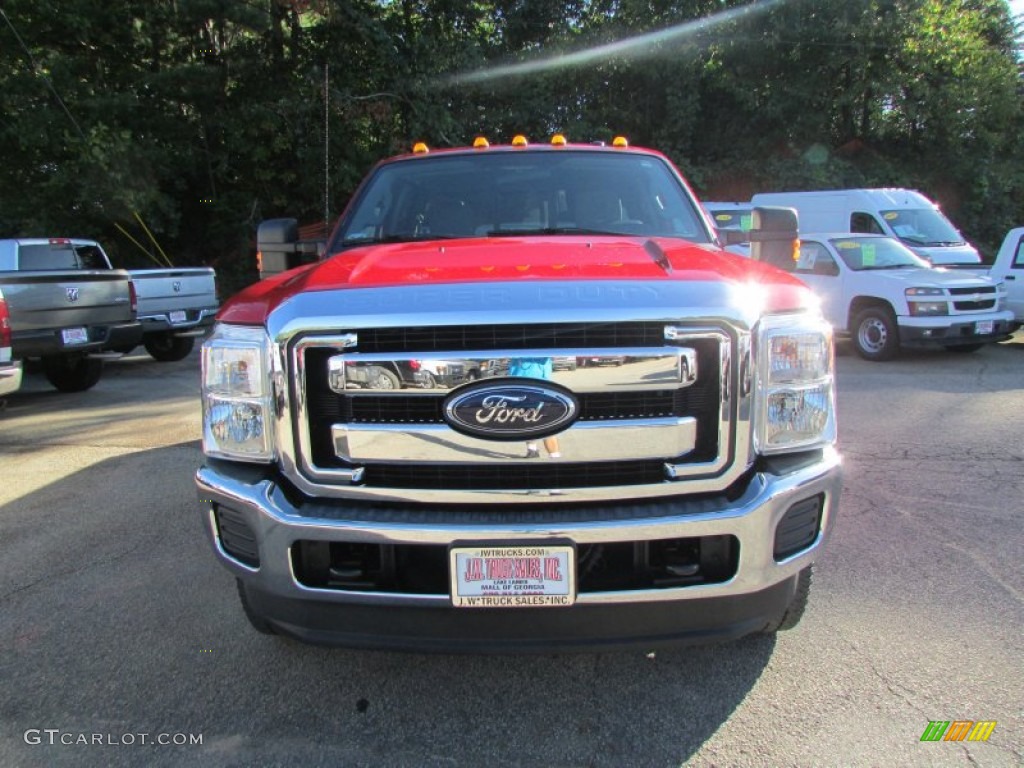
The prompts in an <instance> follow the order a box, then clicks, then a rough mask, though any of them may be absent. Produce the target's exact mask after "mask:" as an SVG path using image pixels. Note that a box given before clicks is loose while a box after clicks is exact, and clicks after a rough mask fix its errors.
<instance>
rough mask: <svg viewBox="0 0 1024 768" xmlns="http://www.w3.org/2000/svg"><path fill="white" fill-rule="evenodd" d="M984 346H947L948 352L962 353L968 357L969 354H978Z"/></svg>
mask: <svg viewBox="0 0 1024 768" xmlns="http://www.w3.org/2000/svg"><path fill="white" fill-rule="evenodd" d="M984 346H985V345H984V344H949V345H947V346H946V351H948V352H962V353H964V354H965V355H966V354H967V353H968V352H977V351H978V350H979V349H981V348H982V347H984Z"/></svg>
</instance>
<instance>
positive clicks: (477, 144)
mask: <svg viewBox="0 0 1024 768" xmlns="http://www.w3.org/2000/svg"><path fill="white" fill-rule="evenodd" d="M489 146H491V142H489V141H488V140H487V139H485V138H484V137H483V136H477V137H476V138H475V139H473V149H487V148H488V147H489Z"/></svg>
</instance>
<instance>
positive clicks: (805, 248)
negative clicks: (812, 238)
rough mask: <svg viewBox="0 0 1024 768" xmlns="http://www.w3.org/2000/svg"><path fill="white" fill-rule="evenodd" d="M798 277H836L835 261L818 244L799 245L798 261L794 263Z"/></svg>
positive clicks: (806, 243) (804, 243) (823, 247)
mask: <svg viewBox="0 0 1024 768" xmlns="http://www.w3.org/2000/svg"><path fill="white" fill-rule="evenodd" d="M796 273H797V274H798V275H801V274H802V275H833V276H834V275H838V274H839V269H838V268H837V267H836V262H835V259H833V258H832V254H830V253H829V252H828V250H827V249H826V248H825V246H823V245H821V244H820V243H811V242H802V243H800V260H799V261H797V263H796Z"/></svg>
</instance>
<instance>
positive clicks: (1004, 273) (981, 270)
mask: <svg viewBox="0 0 1024 768" xmlns="http://www.w3.org/2000/svg"><path fill="white" fill-rule="evenodd" d="M957 269H958V271H962V272H967V273H971V274H979V275H988V276H989V277H991V278H992V280H993V281H995V282H996V283H1002V284H1003V288H1004V290H1005V291H1006V308H1007V309H1009V310H1010V311H1011V312H1013V319H1014V321H1015V322H1016V323H1017V324H1018V325H1021V324H1024V227H1016V228H1014V229H1011V230H1010V231H1009V232H1008V233H1007V235H1006V237H1005V238H1004V239H1003V244H1002V245H1001V246H1000V247H999V252H998V253H997V254H996V259H995V261H994V262H993V263H992V265H991V266H978V267H971V266H964V267H957Z"/></svg>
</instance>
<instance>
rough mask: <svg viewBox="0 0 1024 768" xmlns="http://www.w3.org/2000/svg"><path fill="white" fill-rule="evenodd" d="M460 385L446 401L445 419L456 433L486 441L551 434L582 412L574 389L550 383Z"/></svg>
mask: <svg viewBox="0 0 1024 768" xmlns="http://www.w3.org/2000/svg"><path fill="white" fill-rule="evenodd" d="M522 381H523V383H520V384H517V383H514V382H511V381H508V380H506V381H503V382H502V383H501V384H491V383H484V384H474V385H470V386H467V387H461V388H460V389H458V390H457V391H455V392H453V393H452V394H451V395H449V396H448V398H447V399H446V400H445V402H444V418H445V421H447V422H448V425H449V426H450V427H451V428H452V429H454V430H455V431H456V432H462V433H463V434H466V435H472V436H473V437H482V438H485V439H487V440H524V439H528V438H534V437H544V436H546V435H552V434H554V433H555V432H558V431H560V430H562V429H565V428H566V427H567V426H569V425H570V424H571V423H572V422H573V421H574V420H575V419H576V415H577V413H578V411H579V407H578V406H577V403H576V398H575V397H574V396H573V394H572V393H571V392H569V390H567V389H563V388H562V387H557V386H555V385H553V384H549V383H547V382H544V383H541V382H538V381H534V380H532V379H524V380H522Z"/></svg>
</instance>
